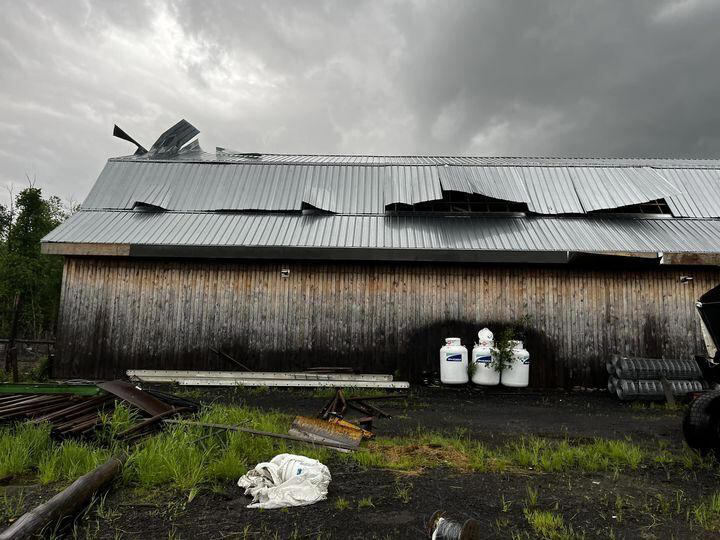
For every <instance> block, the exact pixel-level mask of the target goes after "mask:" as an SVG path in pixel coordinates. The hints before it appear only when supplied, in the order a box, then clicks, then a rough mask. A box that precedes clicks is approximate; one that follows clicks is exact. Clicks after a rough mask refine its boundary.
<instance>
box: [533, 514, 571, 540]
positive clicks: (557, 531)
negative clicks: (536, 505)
mask: <svg viewBox="0 0 720 540" xmlns="http://www.w3.org/2000/svg"><path fill="white" fill-rule="evenodd" d="M525 519H527V522H528V524H529V525H530V528H531V529H532V530H533V532H534V533H535V534H536V535H537V536H538V537H539V538H543V539H545V540H570V539H572V538H575V535H574V534H573V533H572V531H571V530H570V529H568V528H567V527H565V523H564V521H563V518H562V516H561V515H559V514H555V513H553V512H541V511H540V510H525Z"/></svg>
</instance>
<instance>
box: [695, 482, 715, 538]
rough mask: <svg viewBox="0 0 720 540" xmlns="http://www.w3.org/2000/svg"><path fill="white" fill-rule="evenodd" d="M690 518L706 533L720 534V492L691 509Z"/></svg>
mask: <svg viewBox="0 0 720 540" xmlns="http://www.w3.org/2000/svg"><path fill="white" fill-rule="evenodd" d="M691 516H692V520H693V521H694V522H695V523H696V524H698V525H699V526H700V527H702V528H703V529H705V530H706V531H712V532H720V492H716V493H714V494H713V495H712V496H710V497H709V498H708V499H706V500H704V501H701V502H700V503H699V504H697V505H696V506H695V507H693V509H692V510H691Z"/></svg>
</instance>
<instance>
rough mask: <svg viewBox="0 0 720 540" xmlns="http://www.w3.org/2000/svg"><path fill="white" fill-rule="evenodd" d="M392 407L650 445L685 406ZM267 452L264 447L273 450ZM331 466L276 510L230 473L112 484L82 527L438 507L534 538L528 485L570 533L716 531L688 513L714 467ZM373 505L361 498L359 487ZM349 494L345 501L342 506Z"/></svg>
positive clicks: (408, 531) (221, 527)
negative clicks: (180, 491) (472, 469)
mask: <svg viewBox="0 0 720 540" xmlns="http://www.w3.org/2000/svg"><path fill="white" fill-rule="evenodd" d="M193 397H195V398H199V399H202V400H203V401H222V402H238V401H239V402H242V403H244V404H247V405H252V406H257V407H261V408H265V409H277V410H280V411H284V412H288V413H293V414H315V413H317V411H318V410H319V409H320V407H321V406H322V404H323V403H324V402H325V401H326V398H322V397H314V396H312V393H311V392H308V391H287V390H271V391H267V392H256V391H218V392H197V393H195V394H193ZM383 407H384V408H385V409H387V411H388V412H390V413H391V414H392V415H393V417H392V418H391V419H388V420H381V421H379V422H378V423H377V424H376V433H377V435H378V437H382V436H391V435H401V434H407V433H409V432H412V431H413V430H416V429H418V428H419V429H424V430H428V429H430V430H437V431H447V432H452V431H454V430H456V428H463V429H466V430H467V432H468V434H469V435H470V436H471V437H473V438H476V439H478V440H481V441H484V442H486V443H487V445H488V446H489V447H491V448H492V447H495V446H498V445H500V444H502V443H503V442H506V441H508V440H511V439H517V438H518V437H520V436H523V435H538V436H542V437H550V438H565V437H569V438H571V439H584V438H588V439H592V438H593V437H603V438H621V439H624V438H630V439H631V440H632V441H633V442H635V443H637V444H640V445H642V446H644V447H646V448H648V449H650V451H652V449H654V448H657V449H658V450H659V449H660V447H661V445H667V447H669V448H671V449H673V450H678V451H679V450H680V449H681V448H682V445H683V443H682V435H681V431H680V423H681V416H682V411H681V410H667V409H665V408H662V407H653V408H650V407H638V406H630V405H628V404H624V403H619V402H618V401H616V400H615V399H613V398H611V397H610V396H608V394H607V393H603V392H595V393H573V394H567V393H542V394H526V393H512V392H502V393H500V392H490V393H481V392H468V391H453V390H444V389H427V388H426V389H421V390H416V391H414V393H413V396H412V397H411V398H410V399H409V400H402V401H398V402H385V403H384V405H383ZM271 457H272V456H268V459H269V458H271ZM328 465H329V467H330V469H331V472H332V474H333V480H332V482H331V484H330V491H329V497H328V501H325V502H321V503H318V504H315V505H312V506H308V507H300V508H291V509H283V510H265V511H262V510H255V509H248V508H246V505H247V504H248V503H249V500H248V499H247V498H245V497H244V496H243V494H242V492H241V490H240V489H239V488H237V487H236V486H235V485H234V483H233V482H228V483H227V485H223V486H219V487H217V488H214V489H212V490H211V489H208V490H206V491H204V492H201V493H200V494H199V495H197V496H196V497H195V498H194V499H193V500H192V501H191V502H187V497H186V495H175V494H173V493H172V492H170V491H167V490H162V491H158V492H157V493H151V494H148V493H135V492H133V491H132V490H130V489H127V488H121V489H116V490H113V491H111V492H110V493H109V494H108V495H107V498H106V501H105V505H104V508H103V509H102V511H101V512H99V513H98V512H97V511H90V512H88V513H87V515H86V516H85V517H84V518H83V519H82V520H81V521H80V522H79V525H80V536H83V535H85V536H88V535H89V536H92V537H100V538H118V537H121V538H208V539H209V538H281V539H282V538H363V539H365V538H426V537H427V536H426V533H425V532H424V528H425V526H426V522H427V520H428V518H429V517H430V516H431V515H432V514H433V512H435V511H436V510H443V511H445V512H446V513H447V514H448V516H449V517H451V518H454V519H456V520H459V521H464V520H466V519H468V518H473V519H476V520H477V521H479V522H480V524H481V526H482V529H483V531H484V537H486V538H535V537H538V535H537V534H535V533H533V532H532V530H531V528H530V527H529V525H528V523H527V520H526V519H525V517H524V515H523V508H525V507H526V506H527V505H528V492H529V490H530V491H532V490H535V491H537V493H538V498H537V502H536V503H535V506H534V507H535V508H538V509H540V510H552V511H554V512H556V513H559V514H561V515H562V516H563V518H564V522H565V524H566V525H567V526H568V527H569V528H572V531H573V533H574V534H575V535H576V536H577V537H583V536H584V537H585V538H628V539H636V538H647V539H651V538H668V539H669V538H678V539H679V538H715V537H716V536H714V535H713V534H712V533H708V532H706V531H703V530H701V529H700V528H699V527H697V525H695V524H693V523H692V519H691V517H692V516H691V515H690V512H691V509H692V508H693V506H694V505H696V504H697V503H698V501H700V500H701V499H703V498H705V497H708V496H709V495H711V494H712V493H714V492H715V491H716V490H718V489H719V488H718V486H720V483H718V475H717V473H716V472H707V471H702V470H698V469H683V468H680V467H669V468H664V467H662V466H647V467H642V468H641V469H639V470H638V471H635V472H623V473H620V474H617V473H612V472H608V473H592V474H590V473H582V472H577V471H570V472H565V473H557V474H549V473H541V472H538V471H534V470H521V471H517V470H516V471H513V472H505V473H461V472H458V471H457V470H454V469H450V468H447V469H445V468H440V469H430V470H425V471H422V472H415V473H399V472H393V471H389V470H381V469H370V470H362V469H360V468H359V467H357V466H356V465H352V464H350V463H348V462H344V461H340V460H337V461H332V462H330V463H328ZM367 497H370V498H371V502H372V505H368V506H366V507H363V508H359V506H360V505H361V502H360V500H361V499H362V498H367ZM338 498H343V499H346V500H347V501H348V502H349V504H350V508H347V509H343V510H338V509H337V508H336V503H335V501H336V500H337V499H338Z"/></svg>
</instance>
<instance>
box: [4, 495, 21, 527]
mask: <svg viewBox="0 0 720 540" xmlns="http://www.w3.org/2000/svg"><path fill="white" fill-rule="evenodd" d="M24 508H25V492H24V491H22V490H20V492H19V493H18V494H17V495H15V496H10V495H8V493H7V491H5V492H4V493H3V496H2V499H0V522H1V523H7V522H8V521H10V520H14V519H17V518H18V517H20V516H21V515H22V514H23V509H24Z"/></svg>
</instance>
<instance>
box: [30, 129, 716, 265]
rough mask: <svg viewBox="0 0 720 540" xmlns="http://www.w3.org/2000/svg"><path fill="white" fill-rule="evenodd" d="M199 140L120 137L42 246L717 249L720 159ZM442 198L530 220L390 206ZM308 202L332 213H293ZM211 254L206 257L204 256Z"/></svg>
mask: <svg viewBox="0 0 720 540" xmlns="http://www.w3.org/2000/svg"><path fill="white" fill-rule="evenodd" d="M197 133H198V131H197V129H196V128H194V127H193V126H192V125H191V124H189V123H187V122H185V121H181V122H179V123H178V124H176V125H175V126H173V128H171V129H170V130H168V131H166V132H165V133H164V134H163V135H162V136H161V137H160V138H159V139H158V140H157V141H156V142H155V144H154V145H153V146H152V148H151V150H150V151H147V152H145V151H144V148H143V147H142V146H140V144H139V143H137V142H136V141H135V139H133V138H132V137H130V136H129V135H127V134H126V133H125V132H123V131H122V130H119V129H116V134H117V136H120V137H121V138H123V139H125V140H128V141H130V142H132V143H133V144H136V145H137V146H138V152H136V154H135V155H133V156H126V157H121V158H113V159H110V160H109V161H108V163H107V164H106V166H105V168H104V169H103V171H102V173H101V174H100V177H99V178H98V180H97V182H96V183H95V185H94V186H93V188H92V190H91V191H90V194H89V195H88V197H87V199H86V200H85V202H84V203H83V205H82V208H81V211H80V212H78V213H77V214H76V215H74V216H73V217H72V218H71V219H69V220H68V221H67V222H65V223H63V224H62V225H61V226H60V227H59V228H58V229H56V230H55V231H53V232H51V233H50V234H49V235H48V236H47V237H45V239H43V244H44V246H50V247H51V248H52V249H54V250H55V251H53V252H56V253H77V252H74V251H73V250H72V249H71V248H68V247H66V246H71V245H79V246H85V245H98V246H116V247H118V246H119V247H118V250H119V251H118V253H120V252H123V253H125V254H126V255H127V254H135V255H143V256H149V255H153V254H157V255H163V254H166V255H167V254H168V253H169V252H167V251H163V250H164V249H169V248H173V249H175V248H178V249H179V248H182V250H181V251H180V252H178V251H177V250H176V251H174V252H173V253H175V254H176V255H178V253H182V255H181V256H208V257H210V256H234V255H228V253H233V254H235V256H252V254H253V253H254V254H257V253H258V250H260V249H263V250H267V249H269V250H271V251H272V250H275V251H273V256H276V257H281V256H285V255H286V254H287V250H288V249H294V250H296V251H297V250H299V251H297V252H298V253H301V254H305V255H307V256H313V257H314V256H318V257H319V256H328V255H327V253H329V252H327V251H325V252H324V253H323V254H318V253H317V252H312V253H311V251H312V250H321V251H322V250H327V249H332V250H335V251H333V253H336V252H337V250H340V251H342V252H343V253H345V252H348V251H352V252H353V253H355V254H356V255H353V256H358V255H357V253H360V251H357V250H361V251H363V252H365V253H370V252H372V253H375V252H382V253H383V254H384V255H382V257H387V258H390V255H388V253H390V252H392V253H393V254H394V255H393V256H395V257H398V256H400V255H399V254H402V257H407V258H413V257H418V260H421V259H422V257H421V256H420V253H421V252H422V253H425V252H435V253H440V252H443V253H445V255H443V256H444V257H446V260H459V258H467V257H477V256H479V255H477V254H478V253H487V252H489V251H493V250H494V251H498V252H512V253H518V252H535V253H538V252H546V253H567V252H574V251H587V252H597V253H616V252H625V253H646V252H650V253H657V252H665V251H667V252H677V253H720V240H718V239H720V234H719V233H720V219H717V218H720V160H677V159H630V158H627V159H625V158H623V159H606V158H587V159H586V158H489V157H465V156H362V155H360V156H352V155H288V154H259V153H253V152H234V151H231V150H226V149H222V148H218V149H217V151H216V152H215V153H214V154H210V153H206V152H203V151H202V150H201V149H200V146H199V143H198V142H197V140H194V141H192V142H190V143H188V141H189V140H190V139H192V138H193V137H194V136H195V135H196V134H197ZM448 191H459V192H465V193H468V194H474V195H482V196H485V197H488V198H489V199H496V200H502V201H509V202H512V203H524V204H526V205H527V210H528V212H527V215H523V214H520V215H519V216H514V217H510V216H504V217H501V216H498V215H493V214H487V215H485V216H483V215H482V214H472V215H473V217H466V216H460V215H456V216H450V215H432V214H416V215H407V216H403V215H399V214H393V213H392V212H389V211H388V210H387V209H388V206H389V205H395V204H401V205H416V204H418V203H423V202H427V201H437V200H441V199H443V198H444V197H445V195H444V193H445V192H448ZM656 200H665V201H666V203H667V205H668V207H669V208H670V211H671V212H672V214H673V216H674V217H670V216H668V217H666V218H665V219H648V218H644V219H640V218H620V217H618V216H615V217H607V216H602V217H599V216H597V215H592V214H590V213H591V212H595V211H598V210H613V209H622V208H623V207H628V206H632V205H637V204H642V203H647V202H652V201H656ZM309 208H316V209H319V210H322V211H326V212H329V213H332V214H333V215H321V214H314V215H303V214H302V212H301V211H304V210H307V209H309ZM133 209H136V210H135V211H133ZM148 210H152V211H148ZM481 216H482V217H481ZM558 216H562V217H558ZM691 218H692V219H691ZM694 218H702V219H694ZM52 246H54V247H52ZM133 246H134V247H133ZM210 248H212V249H214V250H215V251H212V252H208V251H203V250H206V249H210ZM48 249H50V248H48ZM82 249H84V248H81V249H80V252H82ZM108 249H109V248H108ZM63 250H66V251H63ZM123 250H125V251H123ZM128 250H130V251H128ZM133 250H134V251H133ZM137 250H140V251H137ZM228 250H229V251H228ZM238 250H245V251H243V252H242V253H244V254H242V255H238V253H239V252H238ZM248 250H249V251H248ZM110 251H112V250H110ZM248 253H250V254H249V255H248ZM115 254H117V253H115ZM473 254H474V255H473Z"/></svg>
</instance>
